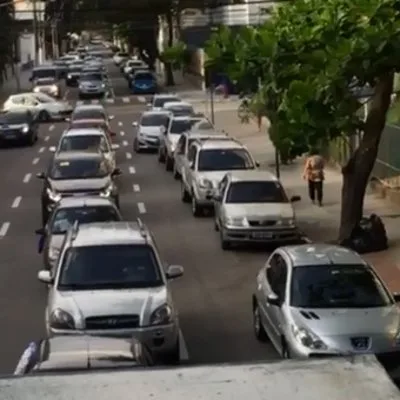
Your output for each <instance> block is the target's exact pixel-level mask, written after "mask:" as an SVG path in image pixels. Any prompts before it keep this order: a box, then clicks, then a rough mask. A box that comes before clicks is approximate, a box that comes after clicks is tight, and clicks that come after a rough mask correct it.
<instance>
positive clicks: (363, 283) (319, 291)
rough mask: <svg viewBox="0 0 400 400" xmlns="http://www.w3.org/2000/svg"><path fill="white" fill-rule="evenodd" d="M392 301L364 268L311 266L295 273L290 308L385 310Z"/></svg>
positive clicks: (368, 269) (367, 268)
mask: <svg viewBox="0 0 400 400" xmlns="http://www.w3.org/2000/svg"><path fill="white" fill-rule="evenodd" d="M391 303H392V301H391V299H390V297H389V295H388V293H387V291H386V289H385V288H384V287H383V285H382V283H381V281H380V280H379V279H378V277H377V276H376V275H375V273H374V272H373V271H372V269H371V268H369V267H368V266H365V265H330V264H329V265H310V266H304V267H303V266H302V267H296V268H294V269H293V273H292V285H291V295H290V304H291V306H292V307H298V308H370V307H385V306H387V305H389V304H391Z"/></svg>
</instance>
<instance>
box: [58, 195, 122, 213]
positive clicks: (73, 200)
mask: <svg viewBox="0 0 400 400" xmlns="http://www.w3.org/2000/svg"><path fill="white" fill-rule="evenodd" d="M95 206H99V207H106V206H110V207H113V208H115V205H114V203H113V202H112V201H111V200H110V199H106V198H104V197H100V196H91V197H89V196H85V197H63V198H62V199H61V200H60V201H59V202H58V203H57V210H58V209H60V208H74V207H95Z"/></svg>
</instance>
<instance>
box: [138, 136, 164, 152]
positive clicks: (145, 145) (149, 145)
mask: <svg viewBox="0 0 400 400" xmlns="http://www.w3.org/2000/svg"><path fill="white" fill-rule="evenodd" d="M137 142H138V146H139V147H140V148H141V149H149V150H157V149H158V148H159V147H160V141H159V140H154V139H148V138H140V139H139V138H138V140H137Z"/></svg>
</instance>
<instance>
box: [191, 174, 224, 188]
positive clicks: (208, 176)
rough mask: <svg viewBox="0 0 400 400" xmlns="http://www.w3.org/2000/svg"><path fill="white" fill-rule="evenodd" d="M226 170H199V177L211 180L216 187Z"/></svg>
mask: <svg viewBox="0 0 400 400" xmlns="http://www.w3.org/2000/svg"><path fill="white" fill-rule="evenodd" d="M227 172H228V171H210V172H199V175H198V177H199V179H206V180H208V181H210V182H212V185H213V187H214V188H216V187H217V186H218V185H219V183H220V182H221V180H222V178H223V177H224V176H225V175H226V173H227Z"/></svg>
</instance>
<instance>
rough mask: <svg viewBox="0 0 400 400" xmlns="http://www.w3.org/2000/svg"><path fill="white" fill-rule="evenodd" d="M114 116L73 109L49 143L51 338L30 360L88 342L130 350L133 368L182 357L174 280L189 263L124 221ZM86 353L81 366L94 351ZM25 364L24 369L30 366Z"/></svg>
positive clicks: (34, 348) (43, 237) (46, 257)
mask: <svg viewBox="0 0 400 400" xmlns="http://www.w3.org/2000/svg"><path fill="white" fill-rule="evenodd" d="M112 118H113V116H112V115H109V114H108V112H107V109H105V108H104V107H103V106H102V105H100V104H92V105H78V106H76V107H75V109H74V110H73V112H72V114H71V117H70V118H69V119H68V122H69V123H70V126H68V128H67V129H66V130H65V131H64V132H63V134H62V136H61V138H60V141H59V143H58V145H57V146H56V147H54V148H51V149H50V150H51V151H52V152H53V153H54V157H53V158H52V159H51V161H50V162H49V166H48V168H47V170H46V171H44V172H41V173H38V174H37V178H38V179H40V180H42V181H43V190H42V196H41V209H42V220H43V227H41V228H39V229H37V230H36V234H37V235H38V238H39V240H38V253H39V254H40V255H41V256H42V257H43V269H42V270H41V271H39V273H38V279H39V280H40V281H41V282H43V283H45V284H46V285H47V287H48V298H47V304H46V309H45V326H46V331H47V334H48V338H46V339H45V340H44V342H43V343H42V342H41V343H40V344H38V343H34V344H31V345H30V346H28V348H27V350H26V352H27V354H28V356H29V357H33V356H32V354H38V353H39V352H40V351H39V350H40V349H42V348H43V346H50V345H51V346H52V347H53V359H55V360H56V361H57V354H56V353H57V352H58V351H59V350H58V349H60V348H62V347H63V346H64V347H66V348H67V349H68V346H69V345H71V346H72V347H76V346H78V345H79V346H84V343H87V349H91V348H92V347H93V348H94V351H95V353H97V352H99V353H100V347H101V345H103V346H108V348H104V349H103V353H102V354H103V357H106V354H107V351H108V352H110V351H111V350H113V348H115V350H114V353H115V354H116V353H118V352H120V356H121V357H122V356H123V355H122V352H123V351H125V353H126V351H128V352H130V358H129V361H130V362H131V364H132V363H133V364H142V365H148V364H149V363H153V362H154V363H168V364H175V363H179V360H180V344H179V321H178V313H177V310H176V308H175V306H174V304H173V301H172V297H171V292H170V288H169V283H168V282H169V280H171V279H175V278H178V277H179V276H181V275H182V274H183V268H182V267H181V266H178V265H169V266H165V264H164V263H163V260H162V258H161V255H160V253H159V251H158V249H157V246H156V243H155V238H154V236H153V235H152V233H151V232H150V230H149V229H148V228H147V227H146V226H145V225H144V224H143V223H142V221H141V220H140V219H137V220H136V221H133V222H130V221H126V220H125V219H124V217H123V212H122V211H121V210H120V207H119V190H118V187H119V176H120V175H121V173H122V172H121V170H120V169H119V168H118V167H117V164H116V154H115V152H116V151H117V149H118V148H119V146H118V144H116V143H114V142H113V141H114V137H115V134H114V133H113V132H112V131H111V129H110V126H109V121H110V120H111V119H112ZM79 335H80V336H81V337H82V338H81V339H79V340H78V339H77V336H79ZM110 338H114V341H113V342H112V341H111V339H110ZM117 338H121V340H120V341H118V340H116V339H117ZM55 339H57V340H55ZM109 339H110V340H109ZM71 341H72V342H71ZM111 342H112V343H111ZM124 343H125V344H124ZM123 344H124V345H123ZM128 344H129V345H128ZM111 345H112V346H111ZM79 346H78V347H79ZM109 346H111V347H109ZM110 349H111V350H110ZM87 351H88V353H85V354H83V353H82V354H81V356H82V357H81V358H80V359H79V361H80V362H81V363H82V359H85V357H90V351H89V350H87ZM115 354H114V355H115ZM143 354H145V357H144V358H143ZM95 355H96V354H95ZM28 356H26V357H28ZM68 356H71V354H69V355H68ZM109 356H110V357H111V356H112V355H109ZM26 357H25V359H26ZM41 357H42V356H41ZM22 358H24V357H22ZM42 358H43V357H42ZM48 358H49V356H48V355H47V358H45V359H43V362H44V361H46V362H47V361H49V360H48ZM95 360H96V357H95V358H94V360H93V361H95ZM149 360H150V361H149ZM151 360H152V361H151ZM75 361H78V360H76V359H75ZM126 361H128V359H127V360H126ZM60 362H61V361H60ZM65 362H68V357H66V358H65ZM21 363H22V364H21V365H22V366H21V365H20V366H19V368H17V370H18V371H22V372H20V373H27V372H29V371H28V369H29V368H28V366H29V365H28V366H27V363H24V362H23V360H22V361H21ZM110 363H111V361H110ZM110 363H109V364H110ZM48 364H49V363H48V362H47V365H48ZM105 364H107V363H105ZM109 364H108V365H109ZM127 365H128V364H127ZM38 368H39V366H37V368H36V369H35V371H36V372H37V370H38ZM42 369H43V370H46V367H45V364H43V365H42ZM24 371H25V372H24Z"/></svg>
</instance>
